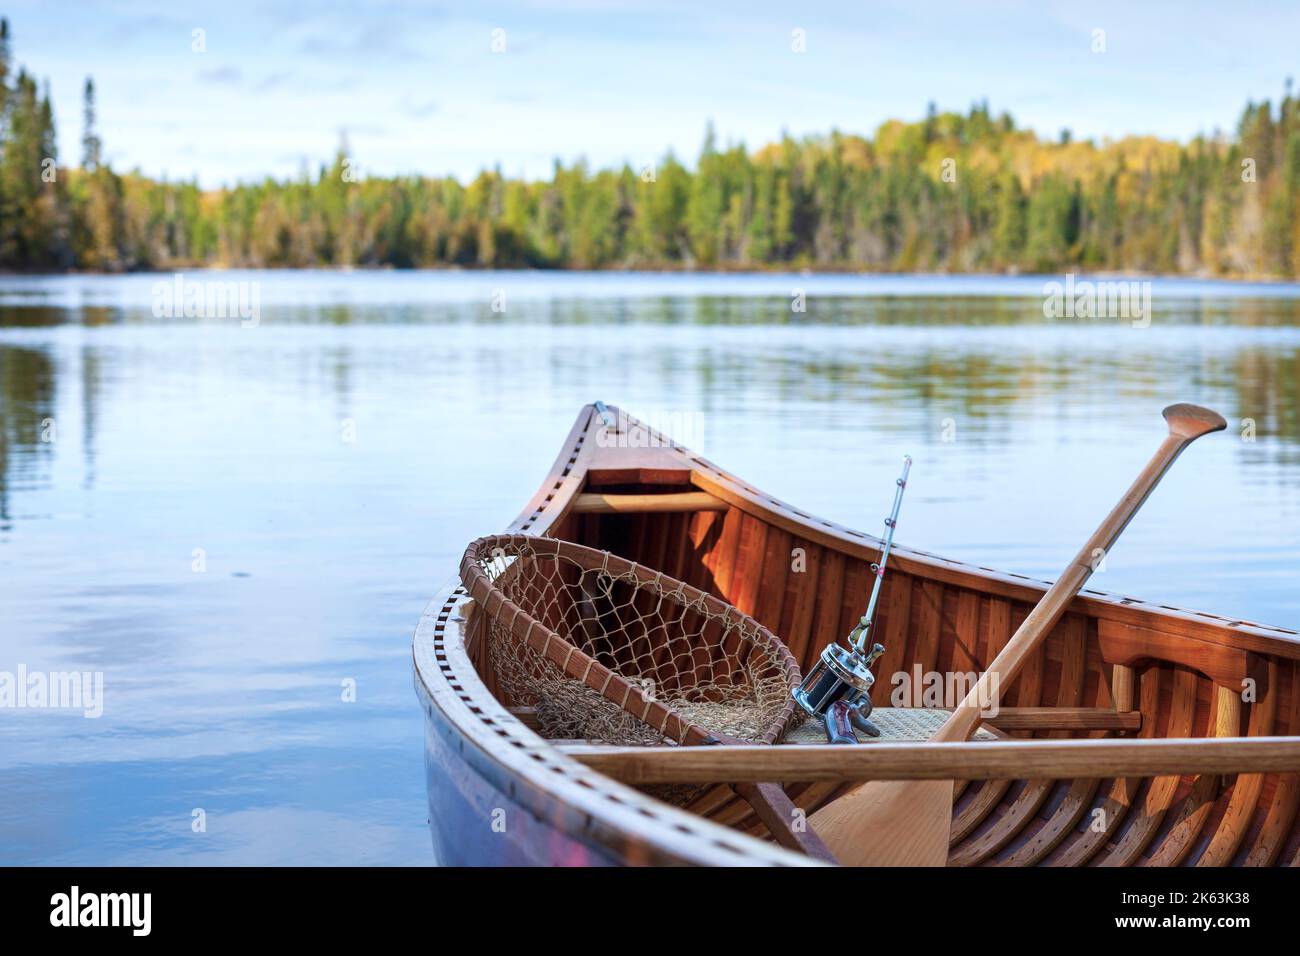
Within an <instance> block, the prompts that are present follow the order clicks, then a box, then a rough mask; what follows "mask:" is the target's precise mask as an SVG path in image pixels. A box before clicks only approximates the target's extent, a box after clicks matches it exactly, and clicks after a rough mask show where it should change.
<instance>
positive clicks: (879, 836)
mask: <svg viewBox="0 0 1300 956" xmlns="http://www.w3.org/2000/svg"><path fill="white" fill-rule="evenodd" d="M808 819H809V822H811V823H812V827H813V830H814V831H816V833H817V835H818V836H819V837H821V838H822V841H823V842H824V843H825V844H826V845H827V846H829V847H830V849H831V852H833V853H834V854H835V858H836V859H837V860H839V862H840V863H841V865H843V866H946V865H947V863H948V836H949V834H950V833H951V832H952V781H951V780H880V781H873V782H872V783H869V784H867V785H866V786H864V787H862V788H860V789H859V790H856V791H855V792H853V793H851V794H846V795H845V796H843V797H841V798H840V799H838V800H835V801H834V802H832V803H830V804H827V805H826V806H825V807H822V809H820V810H818V811H817V812H816V813H814V814H813V815H812V816H811V817H809V818H808Z"/></svg>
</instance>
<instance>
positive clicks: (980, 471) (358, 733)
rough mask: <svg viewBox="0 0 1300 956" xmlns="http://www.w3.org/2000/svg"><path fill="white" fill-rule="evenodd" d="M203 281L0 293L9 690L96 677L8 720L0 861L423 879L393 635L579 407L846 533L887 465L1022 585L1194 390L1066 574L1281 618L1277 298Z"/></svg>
mask: <svg viewBox="0 0 1300 956" xmlns="http://www.w3.org/2000/svg"><path fill="white" fill-rule="evenodd" d="M205 279H214V280H219V281H222V282H231V281H235V282H248V283H255V284H256V285H255V286H248V287H247V288H248V289H249V290H250V294H251V290H253V289H256V295H257V304H258V310H259V314H258V317H257V318H258V321H257V322H256V324H255V325H254V324H253V323H252V322H251V321H246V322H241V321H240V319H239V318H238V317H234V318H224V319H223V318H207V319H199V318H190V319H186V318H159V317H155V315H154V306H155V304H156V300H157V299H158V296H160V295H163V294H164V293H163V292H162V291H161V290H159V289H158V288H156V287H157V286H158V283H159V282H162V283H164V284H168V283H170V282H172V281H173V280H172V278H171V277H167V276H164V277H158V276H128V277H58V278H28V277H0V672H10V673H17V671H18V669H19V668H20V667H25V668H27V670H28V672H46V673H48V672H54V671H69V670H78V671H92V672H102V673H103V675H104V695H103V714H102V716H101V717H99V718H97V719H85V718H83V717H82V716H81V715H80V713H73V712H68V711H57V710H48V709H46V710H40V709H0V863H10V864H12V863H34V862H39V863H77V864H81V863H91V864H133V863H191V862H192V863H251V864H259V863H341V864H352V863H399V864H427V863H432V862H434V861H433V859H432V853H431V850H430V840H429V835H428V831H427V829H426V818H427V809H426V803H425V793H424V774H423V765H422V753H423V750H422V748H423V731H422V725H421V720H422V716H421V712H420V709H419V707H418V705H417V702H416V698H415V695H414V691H413V689H412V677H411V665H410V636H411V632H412V629H413V627H414V625H415V622H416V619H417V618H418V616H419V614H420V611H421V609H422V607H423V605H424V604H425V602H426V601H427V600H428V599H429V598H430V596H431V595H432V594H433V593H434V592H435V591H436V590H437V589H438V588H439V586H440V585H441V584H443V583H444V582H445V581H446V580H447V579H448V576H449V574H450V573H451V572H452V570H453V568H454V566H455V563H456V560H457V558H458V556H459V554H460V552H461V550H462V549H463V547H464V545H465V543H466V542H467V541H469V540H470V539H471V538H473V537H475V536H477V535H479V534H484V533H488V532H492V531H497V530H500V529H501V528H502V527H503V526H504V525H505V524H506V523H507V522H508V521H509V520H510V519H511V518H513V516H514V515H515V513H516V512H517V511H518V510H519V508H520V507H522V505H523V503H524V502H525V501H526V500H527V498H528V497H529V495H530V494H531V493H532V491H533V490H534V489H535V488H536V486H537V484H538V483H539V482H540V481H541V479H542V477H543V476H544V474H545V472H546V469H547V468H548V467H549V465H550V463H551V460H552V458H553V457H554V455H555V453H556V451H557V449H558V446H559V444H560V442H561V441H562V439H563V438H564V436H565V434H566V432H567V430H568V428H569V427H570V425H571V424H572V420H573V417H574V416H575V415H576V414H577V412H578V410H579V407H580V406H581V405H582V404H583V403H584V402H588V401H591V400H593V399H596V398H601V399H604V400H605V401H607V402H610V403H612V404H618V405H620V406H621V407H623V408H625V409H626V410H628V411H629V412H631V413H633V414H636V415H639V416H641V417H643V418H648V419H650V420H651V421H652V422H659V423H664V424H666V425H668V426H669V427H671V426H672V424H673V423H676V424H677V425H679V426H680V427H681V428H682V429H685V430H687V431H689V434H688V435H686V436H679V437H685V438H687V439H688V440H689V443H691V444H692V445H693V446H694V447H695V448H696V450H698V451H701V452H703V453H704V454H706V455H707V456H708V457H710V458H712V459H713V460H714V461H716V462H717V463H719V464H720V465H722V466H723V467H725V468H727V469H729V470H731V471H733V472H736V473H739V474H740V475H742V476H744V477H745V478H746V479H748V480H749V481H751V482H752V483H754V484H755V485H756V486H757V487H759V488H762V489H764V490H766V491H768V492H770V493H772V494H774V495H776V496H778V497H780V498H783V499H785V500H787V501H789V502H791V503H793V504H796V505H798V506H800V507H802V508H805V509H808V510H810V511H812V512H813V513H817V514H821V515H823V516H826V517H828V518H831V519H834V520H836V521H839V522H842V523H845V524H849V525H853V526H857V527H860V528H862V529H864V530H867V531H871V532H876V531H878V530H879V529H880V527H881V519H882V518H883V516H884V514H885V512H886V510H887V508H888V505H889V503H890V500H891V497H892V493H893V481H894V478H895V476H896V473H897V470H898V467H899V459H900V457H901V456H902V455H903V454H904V453H910V454H911V455H912V456H913V457H914V458H915V460H916V464H915V466H914V468H913V471H912V483H911V486H910V489H909V494H908V498H907V500H906V502H905V504H904V508H903V514H902V519H901V522H900V528H899V532H898V538H899V540H900V542H902V543H905V544H908V545H911V546H915V547H919V548H923V549H925V550H929V551H933V552H937V553H940V554H944V555H947V556H951V557H956V558H960V559H964V560H967V561H971V562H974V563H977V564H981V565H986V566H991V567H997V568H1002V569H1006V570H1011V571H1018V572H1022V573H1026V574H1032V575H1037V576H1042V577H1049V578H1050V577H1054V576H1055V574H1056V573H1057V572H1058V571H1059V570H1060V568H1061V567H1062V566H1063V565H1064V563H1065V562H1066V561H1067V560H1068V559H1069V558H1070V557H1071V556H1072V555H1073V554H1074V552H1075V550H1076V549H1077V547H1078V546H1079V544H1080V543H1081V542H1082V541H1083V540H1084V539H1085V538H1086V536H1087V535H1088V533H1089V532H1090V531H1091V530H1092V529H1093V527H1094V526H1095V525H1096V523H1097V522H1098V520H1099V519H1100V518H1101V516H1102V515H1104V514H1105V513H1106V511H1107V510H1108V509H1109V508H1110V506H1111V505H1112V504H1113V503H1114V501H1115V499H1116V498H1117V497H1118V496H1119V495H1120V493H1121V492H1122V491H1123V490H1124V489H1125V488H1126V487H1127V485H1128V483H1129V482H1130V481H1131V479H1132V477H1133V476H1134V475H1135V474H1136V473H1137V471H1138V470H1139V468H1140V467H1141V465H1142V464H1143V463H1144V462H1145V461H1146V460H1147V458H1148V457H1149V455H1150V454H1151V452H1152V451H1153V450H1154V448H1155V446H1156V444H1157V443H1158V442H1159V440H1160V438H1161V436H1162V435H1163V433H1164V425H1163V422H1162V420H1161V418H1160V409H1161V408H1162V407H1163V406H1164V405H1166V404H1168V403H1170V402H1173V401H1192V402H1197V403H1200V404H1205V405H1209V406H1210V407H1212V408H1216V409H1218V410H1219V411H1221V412H1222V413H1223V414H1224V415H1225V416H1226V417H1227V418H1228V419H1229V422H1230V426H1231V427H1230V429H1229V431H1228V432H1227V433H1225V434H1221V435H1216V436H1213V437H1211V438H1208V439H1205V440H1203V441H1201V442H1200V443H1198V444H1197V445H1196V446H1194V447H1193V448H1192V449H1191V450H1190V451H1189V452H1188V453H1187V454H1186V455H1185V456H1184V458H1183V460H1182V461H1181V462H1180V463H1179V464H1178V465H1177V466H1176V467H1175V468H1174V470H1173V471H1172V472H1171V473H1170V474H1169V476H1168V477H1167V478H1166V479H1165V482H1164V483H1163V485H1162V486H1161V488H1160V489H1159V490H1158V491H1157V492H1156V494H1155V495H1154V496H1153V497H1152V499H1151V500H1150V502H1148V504H1147V506H1146V508H1145V509H1144V510H1143V512H1142V513H1141V514H1140V515H1139V516H1138V518H1137V519H1136V520H1135V521H1134V522H1133V524H1132V526H1131V527H1130V528H1129V530H1128V531H1127V532H1126V534H1125V535H1124V537H1123V539H1122V540H1121V542H1120V544H1119V545H1118V546H1117V547H1116V548H1115V549H1114V551H1113V553H1112V554H1111V555H1110V557H1109V559H1108V561H1107V565H1106V568H1105V571H1104V572H1103V573H1101V574H1098V575H1097V576H1096V577H1095V578H1094V582H1093V583H1094V585H1095V586H1096V587H1098V588H1102V589H1105V590H1110V591H1118V592H1121V593H1127V594H1134V595H1140V596H1142V597H1144V598H1149V599H1157V600H1159V601H1161V602H1164V603H1168V604H1174V605H1190V606H1192V607H1194V608H1197V609H1201V610H1208V611H1214V612H1218V613H1222V614H1227V615H1234V616H1238V617H1241V618H1246V619H1253V620H1259V621H1263V622H1265V623H1271V624H1280V625H1285V626H1289V627H1295V626H1297V625H1300V287H1297V286H1294V285H1227V284H1216V283H1202V282H1191V281H1157V282H1155V283H1154V284H1153V286H1152V302H1153V311H1154V315H1153V319H1152V321H1151V323H1150V326H1149V327H1146V328H1136V327H1134V324H1133V323H1132V322H1131V321H1128V320H1125V319H1120V318H1116V319H1058V320H1050V321H1049V320H1047V319H1045V318H1044V314H1043V288H1044V280H1043V279H1042V278H1020V279H996V278H934V277H881V278H872V277H858V276H824V277H808V276H659V275H622V274H602V275H584V274H564V275H544V274H534V273H525V274H494V273H400V274H399V273H355V274H345V273H288V272H279V273H221V274H209V275H204V274H199V273H195V274H187V275H186V276H185V281H191V280H193V281H202V280H205ZM800 296H801V297H802V299H803V302H804V304H805V306H806V311H803V312H795V311H792V303H797V302H798V301H799V297H800ZM246 326H247V327H246ZM353 686H354V687H355V700H345V699H344V697H346V696H349V694H348V691H347V688H350V687H353ZM196 811H202V814H199V815H196ZM196 820H202V822H203V823H204V824H205V829H202V830H201V831H200V832H196V823H195V821H196Z"/></svg>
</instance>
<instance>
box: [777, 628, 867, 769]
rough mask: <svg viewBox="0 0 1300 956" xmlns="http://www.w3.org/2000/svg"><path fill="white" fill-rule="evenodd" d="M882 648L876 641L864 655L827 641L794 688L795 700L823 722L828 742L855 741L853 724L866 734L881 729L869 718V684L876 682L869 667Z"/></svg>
mask: <svg viewBox="0 0 1300 956" xmlns="http://www.w3.org/2000/svg"><path fill="white" fill-rule="evenodd" d="M884 652H885V647H884V645H883V644H876V645H875V646H874V647H872V648H871V653H869V654H866V655H863V654H861V653H859V652H858V651H857V650H856V649H854V650H849V649H845V648H844V647H842V646H840V645H839V644H830V645H828V646H827V648H826V649H825V650H824V651H822V653H821V657H820V658H818V660H817V663H816V664H814V665H813V668H812V670H811V671H809V672H808V676H807V677H805V678H804V679H803V683H801V684H800V685H799V686H798V687H797V688H795V690H794V693H793V696H794V699H795V703H797V704H798V705H799V706H800V707H802V708H803V709H804V712H805V713H807V714H808V715H809V716H810V717H816V718H817V719H818V720H820V721H821V722H822V725H823V726H824V727H825V729H826V738H827V740H829V741H830V742H831V743H833V744H856V743H857V742H858V738H857V737H856V735H855V734H854V733H853V729H854V728H857V729H858V730H860V731H862V732H863V733H864V734H866V735H867V736H868V737H879V736H880V729H879V728H878V727H877V726H876V725H875V724H873V723H872V722H871V721H870V720H869V719H868V718H869V717H870V716H871V687H872V685H873V684H874V683H875V682H876V679H875V677H873V676H872V674H871V669H870V668H871V665H872V664H873V663H875V661H876V658H878V657H879V656H880V655H881V654H883V653H884Z"/></svg>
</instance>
